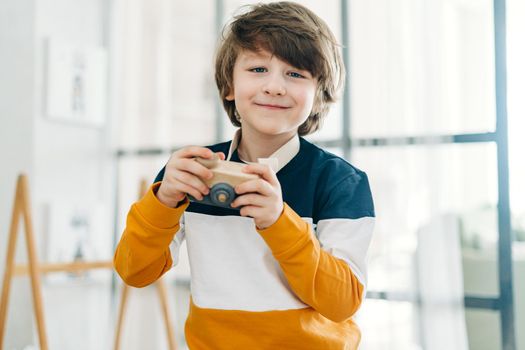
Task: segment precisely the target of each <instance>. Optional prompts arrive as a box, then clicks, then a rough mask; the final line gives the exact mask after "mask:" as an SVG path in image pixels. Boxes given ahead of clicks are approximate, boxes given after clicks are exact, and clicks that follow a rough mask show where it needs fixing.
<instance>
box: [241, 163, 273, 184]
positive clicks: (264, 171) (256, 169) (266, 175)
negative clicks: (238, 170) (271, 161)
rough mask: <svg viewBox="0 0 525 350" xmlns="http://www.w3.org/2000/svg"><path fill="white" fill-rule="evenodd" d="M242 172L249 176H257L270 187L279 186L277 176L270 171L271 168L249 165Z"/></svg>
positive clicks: (263, 165)
mask: <svg viewBox="0 0 525 350" xmlns="http://www.w3.org/2000/svg"><path fill="white" fill-rule="evenodd" d="M242 171H244V172H246V173H250V174H257V175H259V176H261V177H262V178H263V179H264V180H266V181H268V182H269V183H270V184H272V185H277V184H279V180H277V175H275V172H274V171H273V170H272V168H270V166H268V165H266V164H249V165H246V166H245V167H244V168H243V169H242Z"/></svg>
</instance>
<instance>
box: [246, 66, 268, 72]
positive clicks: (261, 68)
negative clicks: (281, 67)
mask: <svg viewBox="0 0 525 350" xmlns="http://www.w3.org/2000/svg"><path fill="white" fill-rule="evenodd" d="M250 70H251V71H252V72H254V73H264V72H266V68H263V67H255V68H252V69H250Z"/></svg>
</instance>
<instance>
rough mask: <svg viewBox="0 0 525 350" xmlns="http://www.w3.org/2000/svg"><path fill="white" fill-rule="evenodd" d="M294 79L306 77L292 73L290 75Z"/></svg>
mask: <svg viewBox="0 0 525 350" xmlns="http://www.w3.org/2000/svg"><path fill="white" fill-rule="evenodd" d="M288 74H289V75H290V76H291V77H292V78H304V75H302V74H299V73H297V72H290V73H288Z"/></svg>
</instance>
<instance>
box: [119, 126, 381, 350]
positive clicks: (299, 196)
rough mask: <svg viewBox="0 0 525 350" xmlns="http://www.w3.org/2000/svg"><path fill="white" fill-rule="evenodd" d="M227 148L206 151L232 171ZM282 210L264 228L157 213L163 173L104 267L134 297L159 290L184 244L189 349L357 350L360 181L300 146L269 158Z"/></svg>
mask: <svg viewBox="0 0 525 350" xmlns="http://www.w3.org/2000/svg"><path fill="white" fill-rule="evenodd" d="M238 137H239V134H237V135H236V137H235V138H234V140H233V141H230V142H225V143H220V144H217V145H214V146H210V147H209V148H210V149H211V150H212V151H214V152H224V153H225V154H226V155H227V159H229V160H231V161H237V162H241V160H240V159H239V156H238V153H237V150H236V147H237V144H238ZM272 157H273V158H276V159H277V161H278V165H277V169H276V170H277V178H278V180H279V182H280V184H281V189H282V195H283V201H284V210H283V212H282V214H281V216H280V217H279V218H278V220H277V221H276V222H275V223H274V224H273V225H271V226H270V227H268V228H265V229H262V230H258V229H257V228H256V226H255V224H254V222H253V219H251V218H247V217H242V216H240V215H239V211H238V210H234V209H227V208H219V207H213V206H208V205H204V204H200V203H196V202H189V201H188V200H186V201H185V202H184V203H183V204H182V205H180V206H178V207H177V208H169V207H166V206H164V205H163V204H162V203H160V201H159V200H158V199H157V198H156V196H155V193H156V190H157V189H158V187H159V186H160V181H161V180H162V178H163V174H164V169H162V171H161V172H160V173H159V174H158V176H157V178H156V181H155V183H154V184H153V185H152V186H151V188H150V189H149V191H148V192H147V193H146V195H145V196H144V197H143V198H142V199H140V200H139V201H138V202H136V203H134V204H133V205H132V207H131V209H130V211H129V214H128V218H127V222H126V228H125V230H124V233H123V235H122V237H121V240H120V242H119V244H118V247H117V250H116V252H115V257H114V264H115V268H116V270H117V272H118V273H119V275H120V276H121V277H122V279H123V280H124V281H125V282H126V283H127V284H129V285H132V286H135V287H143V286H146V285H148V284H150V283H152V282H154V281H155V280H157V279H158V278H159V277H160V276H162V274H164V273H165V272H166V271H168V270H169V269H170V267H171V266H172V265H173V262H174V261H175V262H176V261H177V259H178V254H179V247H180V245H181V243H182V242H183V241H184V240H186V247H187V249H188V257H189V262H190V270H191V300H190V310H189V314H188V318H187V320H186V325H185V336H186V342H187V344H188V346H189V348H190V349H301V350H304V349H323V350H325V349H357V347H358V344H359V341H360V331H359V328H358V327H357V325H356V324H355V323H354V321H353V320H352V315H353V314H354V313H355V312H356V310H357V309H358V308H359V306H360V304H361V301H362V300H363V298H364V294H365V288H366V254H367V250H368V247H369V244H370V240H371V236H372V231H373V226H374V216H375V214H374V205H373V201H372V196H371V192H370V187H369V183H368V179H367V176H366V174H365V173H364V172H362V171H361V170H359V169H357V168H355V167H354V166H352V165H351V164H349V163H348V162H346V161H345V160H344V159H342V158H340V157H338V156H335V155H333V154H331V153H328V152H326V151H324V150H322V149H321V148H319V147H317V146H315V145H313V144H312V143H310V142H308V141H306V140H305V139H303V138H301V137H298V136H297V137H295V138H293V139H292V140H290V141H289V142H288V143H287V144H285V145H284V146H283V147H282V148H281V149H279V150H278V151H277V152H276V153H274V155H272Z"/></svg>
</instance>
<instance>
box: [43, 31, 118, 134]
mask: <svg viewBox="0 0 525 350" xmlns="http://www.w3.org/2000/svg"><path fill="white" fill-rule="evenodd" d="M46 58H47V62H46V66H47V69H46V75H47V76H46V80H47V84H46V91H45V102H46V111H45V114H46V116H47V117H48V118H50V119H52V120H60V121H65V122H72V123H79V124H84V125H90V126H97V127H100V126H102V125H103V124H104V123H105V120H106V107H107V106H106V104H107V65H108V63H107V62H108V58H107V51H106V49H104V48H102V47H95V46H87V45H79V44H74V43H68V42H65V41H63V40H59V39H54V38H49V39H47V55H46Z"/></svg>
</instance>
